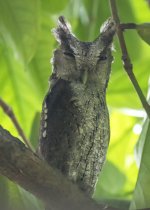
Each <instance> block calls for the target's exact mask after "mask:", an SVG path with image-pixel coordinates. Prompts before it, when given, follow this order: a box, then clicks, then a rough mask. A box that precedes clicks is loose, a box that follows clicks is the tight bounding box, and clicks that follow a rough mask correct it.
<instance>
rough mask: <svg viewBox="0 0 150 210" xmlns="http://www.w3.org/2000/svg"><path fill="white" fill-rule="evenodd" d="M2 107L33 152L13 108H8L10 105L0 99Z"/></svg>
mask: <svg viewBox="0 0 150 210" xmlns="http://www.w3.org/2000/svg"><path fill="white" fill-rule="evenodd" d="M0 107H1V108H2V109H3V111H4V112H5V113H6V114H7V115H8V117H9V118H10V119H11V121H12V123H13V124H14V126H15V127H16V129H17V131H18V134H19V135H20V136H21V137H22V139H23V141H24V143H25V144H26V145H27V146H28V147H29V149H30V150H32V151H33V148H32V145H31V144H30V142H29V140H28V139H27V137H26V136H25V134H24V132H23V130H22V128H21V126H20V125H19V122H18V120H17V118H16V116H15V114H14V112H13V110H12V108H11V107H10V106H8V104H6V103H5V101H3V100H2V99H1V98H0Z"/></svg>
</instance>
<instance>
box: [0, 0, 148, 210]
mask: <svg viewBox="0 0 150 210" xmlns="http://www.w3.org/2000/svg"><path fill="white" fill-rule="evenodd" d="M117 5H118V10H119V15H120V18H121V21H122V22H125V23H127V22H134V23H143V22H149V21H150V9H149V7H148V4H147V2H146V1H145V0H138V1H137V0H126V1H124V0H118V1H117ZM59 15H64V16H65V17H66V19H67V20H68V21H69V22H70V23H71V25H72V31H73V32H74V33H75V34H76V36H77V37H78V38H79V39H81V40H83V41H90V40H91V41H92V40H93V39H95V38H96V37H97V35H98V34H99V28H100V25H101V24H102V23H103V22H104V21H105V20H106V19H107V18H108V17H109V16H110V8H109V2H108V0H61V1H60V0H55V1H54V0H25V1H21V0H13V1H12V0H0V97H1V98H2V99H3V100H5V101H6V102H7V103H8V104H9V105H10V106H11V107H12V108H13V110H14V112H15V114H16V116H17V118H18V120H19V122H20V125H21V126H22V128H23V130H24V131H25V134H26V135H27V137H28V138H29V139H31V143H32V144H33V145H34V146H35V147H36V145H37V144H38V123H39V113H40V111H41V105H42V101H43V98H44V95H45V93H46V91H47V89H48V78H49V76H50V74H51V70H52V67H51V64H50V58H51V57H52V54H53V51H54V49H55V48H56V46H57V43H56V41H55V39H54V37H53V35H52V33H51V29H52V28H54V27H55V26H56V24H57V18H58V16H59ZM125 39H126V43H127V47H128V50H129V54H130V56H131V59H132V62H133V65H134V73H135V75H136V78H137V79H138V82H139V84H140V86H141V88H142V90H143V92H144V94H145V95H147V94H148V80H149V75H150V47H149V45H147V44H146V43H145V42H144V41H143V40H142V39H141V38H140V37H139V36H138V34H137V32H136V31H134V30H130V31H126V32H125ZM114 47H115V51H114V52H113V55H114V63H113V64H112V74H111V79H110V82H109V87H108V90H107V102H108V107H109V112H110V122H111V142H110V146H109V150H108V155H107V161H106V164H105V166H104V168H103V171H102V173H101V175H100V178H99V181H98V184H97V188H96V191H95V194H94V199H96V200H97V201H98V202H106V203H110V204H111V205H113V206H118V207H120V206H121V208H122V209H123V208H126V209H127V208H130V210H131V209H136V208H144V207H147V208H148V207H150V190H149V187H148V186H149V185H150V163H149V162H150V161H149V160H150V155H149V154H150V143H149V142H150V125H149V121H148V120H146V115H145V112H144V110H143V108H142V106H141V103H140V101H139V98H138V97H137V94H136V92H135V90H134V88H133V86H132V84H131V82H130V80H129V78H128V76H127V74H126V73H125V72H124V70H123V67H122V61H121V53H120V48H119V44H118V40H117V38H115V40H114ZM149 89H150V88H149ZM0 124H1V125H2V126H3V127H5V128H6V129H8V130H9V131H10V132H11V133H12V134H13V135H15V136H18V134H17V132H16V130H15V128H14V126H13V124H12V123H11V121H10V119H8V117H7V116H6V115H5V114H4V113H3V111H2V110H1V109H0ZM141 131H142V132H141ZM140 133H141V135H140ZM139 135H140V138H139ZM138 172H139V175H138ZM0 209H12V210H29V209H30V210H35V209H37V210H38V209H40V210H42V204H41V203H40V202H39V201H37V200H36V198H34V197H33V196H32V195H30V194H29V193H27V192H26V191H24V190H22V189H21V188H20V187H18V186H16V185H15V184H13V183H12V182H10V181H8V180H7V179H6V178H3V177H0Z"/></svg>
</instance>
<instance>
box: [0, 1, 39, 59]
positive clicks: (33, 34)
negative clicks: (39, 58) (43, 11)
mask: <svg viewBox="0 0 150 210" xmlns="http://www.w3.org/2000/svg"><path fill="white" fill-rule="evenodd" d="M39 9H40V7H39V0H26V1H20V0H13V1H11V0H6V1H5V0H1V1H0V34H1V35H2V36H3V40H4V41H5V45H6V46H9V47H11V48H12V49H13V50H14V53H15V54H16V56H17V57H18V56H19V57H20V58H23V60H25V61H26V62H29V61H30V60H31V58H32V57H33V55H34V53H35V50H36V45H37V38H38V32H39Z"/></svg>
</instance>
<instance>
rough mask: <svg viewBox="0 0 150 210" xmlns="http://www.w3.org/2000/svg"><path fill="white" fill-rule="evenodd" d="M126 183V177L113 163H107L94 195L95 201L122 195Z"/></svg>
mask: <svg viewBox="0 0 150 210" xmlns="http://www.w3.org/2000/svg"><path fill="white" fill-rule="evenodd" d="M110 174H111V176H110ZM112 177H113V179H112ZM125 181H126V176H125V175H124V174H123V173H122V172H121V171H120V170H119V169H118V168H117V167H116V166H115V165H114V164H113V163H111V162H110V161H107V162H106V163H105V165H104V167H103V169H102V172H101V173H100V177H99V181H98V183H97V186H96V192H95V195H94V197H95V199H97V200H99V199H104V198H108V197H109V198H113V197H115V196H116V195H118V194H120V192H121V190H122V186H123V185H124V184H125ZM108 186H109V187H108Z"/></svg>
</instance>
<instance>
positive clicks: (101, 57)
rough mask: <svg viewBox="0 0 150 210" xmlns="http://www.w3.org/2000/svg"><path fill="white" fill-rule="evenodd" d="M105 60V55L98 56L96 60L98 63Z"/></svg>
mask: <svg viewBox="0 0 150 210" xmlns="http://www.w3.org/2000/svg"><path fill="white" fill-rule="evenodd" d="M106 59H107V56H106V55H100V56H99V59H98V60H99V61H104V60H106Z"/></svg>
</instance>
